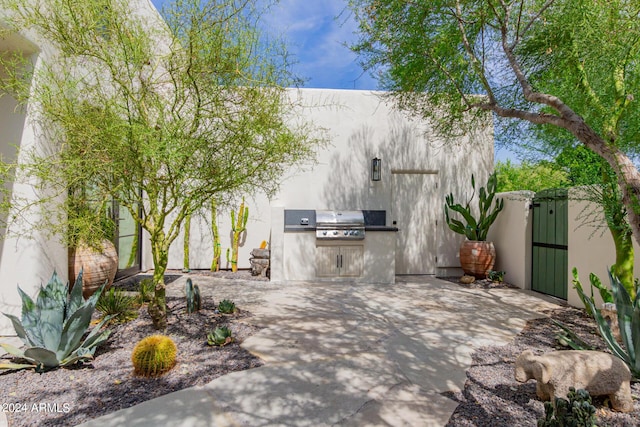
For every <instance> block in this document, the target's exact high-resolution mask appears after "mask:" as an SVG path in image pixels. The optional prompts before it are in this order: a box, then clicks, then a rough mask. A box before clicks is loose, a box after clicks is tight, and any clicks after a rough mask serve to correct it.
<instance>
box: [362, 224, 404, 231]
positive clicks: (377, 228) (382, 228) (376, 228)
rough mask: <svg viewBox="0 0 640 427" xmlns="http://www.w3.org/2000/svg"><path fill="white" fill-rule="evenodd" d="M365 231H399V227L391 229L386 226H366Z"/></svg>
mask: <svg viewBox="0 0 640 427" xmlns="http://www.w3.org/2000/svg"><path fill="white" fill-rule="evenodd" d="M364 231H393V232H396V231H398V227H389V226H386V225H366V226H365V227H364Z"/></svg>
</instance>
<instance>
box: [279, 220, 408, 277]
mask: <svg viewBox="0 0 640 427" xmlns="http://www.w3.org/2000/svg"><path fill="white" fill-rule="evenodd" d="M284 217H285V218H284V219H285V221H284V243H285V245H284V253H283V258H284V264H285V265H284V270H285V277H286V279H287V280H293V281H295V280H314V281H332V282H336V281H351V282H370V283H394V281H395V244H396V240H395V233H394V231H398V229H397V228H395V227H388V226H386V211H372V210H287V209H285V211H284Z"/></svg>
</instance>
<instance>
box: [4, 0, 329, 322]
mask: <svg viewBox="0 0 640 427" xmlns="http://www.w3.org/2000/svg"><path fill="white" fill-rule="evenodd" d="M260 4H261V5H262V3H261V2H260ZM138 6H139V3H138V2H129V1H125V0H109V1H107V0H96V1H81V2H69V1H67V0H42V1H39V2H24V1H23V0H0V9H1V10H3V11H4V12H6V13H5V15H6V16H7V19H6V20H4V21H3V26H2V29H1V31H2V32H3V34H14V33H16V34H17V33H20V32H22V31H23V30H24V29H25V28H29V30H30V34H33V37H35V38H37V39H38V40H44V41H46V43H48V44H50V45H51V46H49V45H46V46H43V49H45V50H47V51H49V50H51V51H52V52H55V55H48V56H47V58H46V61H40V62H39V63H38V67H36V68H35V69H34V68H33V67H31V66H30V65H31V64H30V62H29V61H31V58H29V57H27V58H22V61H23V62H24V64H20V65H24V67H21V66H16V64H15V63H14V62H13V61H17V60H20V58H19V57H18V56H15V55H7V56H4V55H3V56H2V57H1V58H0V68H2V69H3V70H8V72H7V73H6V75H3V78H2V79H0V91H5V92H9V93H11V94H12V95H13V96H14V97H15V98H16V99H18V100H19V101H20V102H22V103H23V104H24V105H27V104H28V106H29V108H31V109H34V110H33V111H34V114H36V115H37V116H38V117H39V119H41V120H42V122H43V123H44V124H43V126H41V129H42V131H43V133H44V135H43V140H45V141H47V142H48V143H49V146H48V147H47V149H48V150H50V151H51V153H52V154H55V155H47V156H41V155H40V154H41V153H40V152H38V151H37V150H36V149H34V150H33V151H29V149H28V148H25V152H23V153H21V156H20V157H21V158H23V159H27V160H26V161H24V163H23V165H24V168H23V170H21V174H23V175H21V176H29V177H30V178H33V181H36V182H39V183H41V184H42V187H43V188H47V190H49V191H50V193H51V194H52V197H51V198H49V199H47V202H49V203H51V204H55V203H56V201H57V200H63V199H64V197H65V196H66V195H67V189H68V188H85V187H87V186H89V187H90V188H91V190H92V197H93V198H95V199H96V200H111V199H113V200H115V201H116V202H117V203H118V205H119V206H120V207H121V208H122V209H126V210H127V211H128V212H129V214H130V215H131V217H132V218H133V220H134V221H136V223H138V224H139V225H140V226H141V227H142V228H143V229H144V230H145V231H147V232H148V233H149V236H150V240H151V242H150V248H151V252H152V258H153V262H154V282H155V285H156V286H155V293H154V298H153V300H152V301H151V302H150V303H149V306H148V309H149V313H150V315H151V317H152V320H153V322H154V326H155V327H156V328H157V329H164V327H165V326H166V316H167V309H166V288H165V284H164V272H165V270H166V268H167V263H168V257H169V255H168V254H169V248H170V246H171V244H172V243H173V242H174V241H175V239H176V238H177V237H178V236H179V235H180V232H181V227H182V226H183V223H184V221H185V218H186V217H187V216H188V215H189V214H192V213H193V212H195V211H197V210H198V209H200V208H201V207H202V206H206V205H207V204H208V203H209V202H210V200H211V199H213V198H219V199H220V200H229V199H230V198H231V196H232V195H233V194H238V193H239V192H242V193H248V194H251V193H254V192H256V191H263V192H265V193H266V194H267V195H273V194H274V193H275V192H276V191H277V189H278V186H279V183H280V181H281V177H282V175H283V173H284V172H285V171H287V170H288V169H289V167H291V166H292V165H296V166H298V165H304V164H307V162H311V161H312V160H313V159H314V157H315V148H316V147H317V146H318V145H319V144H321V143H322V142H323V139H324V136H323V135H322V134H321V133H320V132H321V131H319V130H318V131H316V127H315V126H313V125H312V124H311V123H310V122H309V121H308V120H306V119H304V118H303V117H301V112H302V109H299V108H298V107H299V100H297V99H296V98H295V97H292V96H290V95H291V94H290V92H289V91H288V89H287V88H288V87H292V86H295V85H296V83H297V82H298V79H297V78H295V77H294V76H293V75H292V73H291V70H290V68H289V67H290V62H289V61H288V60H287V53H286V49H285V48H284V46H283V44H282V43H280V42H279V41H278V40H277V39H276V38H269V40H267V38H266V37H264V36H263V35H262V34H261V33H260V29H262V28H263V26H261V25H259V19H260V11H261V10H263V9H262V8H261V7H258V1H257V0H249V1H246V2H219V1H214V0H204V1H173V2H170V3H166V4H165V6H166V7H165V8H164V9H163V12H162V13H163V17H164V19H165V22H158V21H157V20H156V19H155V18H153V17H151V18H150V19H149V17H147V16H146V15H144V14H142V15H141V14H140V13H138V12H137V11H132V8H134V7H138ZM19 69H34V74H35V75H26V74H28V73H24V74H22V73H18V72H17V71H16V70H19ZM32 81H36V82H37V84H34V85H32V84H31V82H32ZM47 154H48V152H47ZM60 165H64V167H60ZM57 196H60V197H57ZM64 204H65V202H64V201H61V202H60V205H61V206H57V207H55V208H57V210H60V211H61V212H66V211H65V210H64V206H62V205H64ZM58 216H59V215H51V216H50V217H51V218H54V217H58ZM45 219H46V218H45Z"/></svg>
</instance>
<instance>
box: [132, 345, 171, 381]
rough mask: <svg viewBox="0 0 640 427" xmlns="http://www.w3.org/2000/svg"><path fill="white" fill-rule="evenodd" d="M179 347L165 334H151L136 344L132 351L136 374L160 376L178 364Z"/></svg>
mask: <svg viewBox="0 0 640 427" xmlns="http://www.w3.org/2000/svg"><path fill="white" fill-rule="evenodd" d="M176 354H177V348H176V345H175V343H174V342H173V340H172V339H171V338H169V337H168V336H165V335H151V336H149V337H146V338H143V339H142V340H141V341H140V342H138V344H136V346H135V348H134V349H133V352H132V353H131V361H132V362H133V370H134V374H135V375H140V376H143V377H159V376H160V375H162V374H164V373H166V372H169V371H170V370H171V368H173V367H174V366H175V364H176Z"/></svg>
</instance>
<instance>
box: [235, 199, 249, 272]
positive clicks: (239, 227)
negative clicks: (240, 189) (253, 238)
mask: <svg viewBox="0 0 640 427" xmlns="http://www.w3.org/2000/svg"><path fill="white" fill-rule="evenodd" d="M248 219H249V208H248V207H247V206H245V205H244V197H243V198H242V203H241V204H240V209H238V217H237V218H236V213H235V211H231V230H232V231H233V244H232V246H231V271H233V272H234V273H235V272H236V271H238V246H239V243H240V235H242V233H244V232H245V231H246V226H247V220H248Z"/></svg>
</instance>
